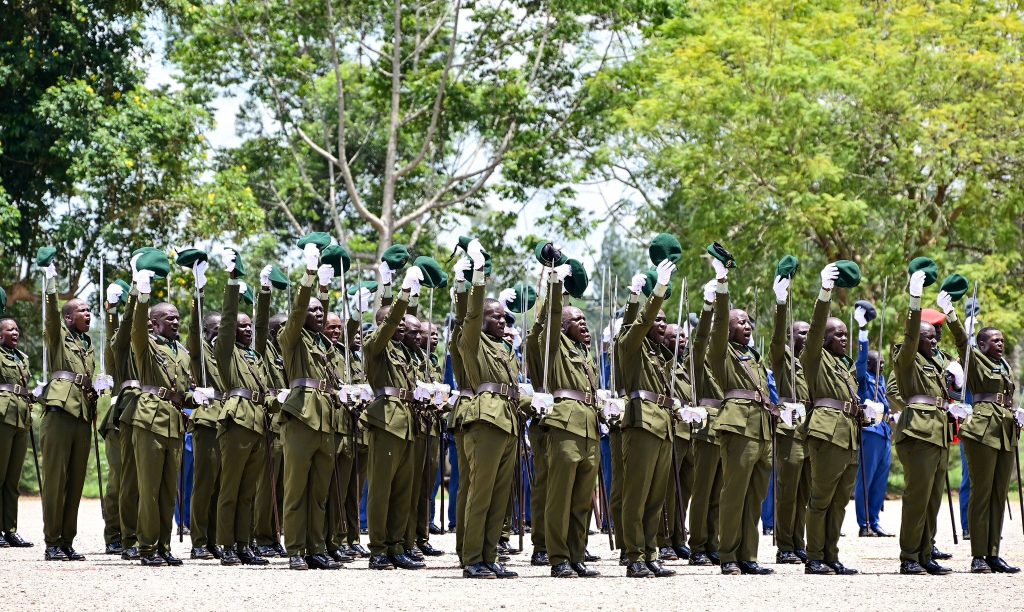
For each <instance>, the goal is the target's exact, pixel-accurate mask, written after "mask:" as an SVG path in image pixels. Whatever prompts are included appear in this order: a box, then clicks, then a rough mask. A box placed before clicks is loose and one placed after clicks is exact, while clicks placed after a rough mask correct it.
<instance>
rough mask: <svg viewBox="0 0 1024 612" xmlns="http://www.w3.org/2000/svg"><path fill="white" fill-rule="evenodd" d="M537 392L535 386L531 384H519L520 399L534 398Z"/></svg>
mask: <svg viewBox="0 0 1024 612" xmlns="http://www.w3.org/2000/svg"><path fill="white" fill-rule="evenodd" d="M534 393H536V391H534V390H533V385H531V384H530V383H519V396H520V397H533V394H534Z"/></svg>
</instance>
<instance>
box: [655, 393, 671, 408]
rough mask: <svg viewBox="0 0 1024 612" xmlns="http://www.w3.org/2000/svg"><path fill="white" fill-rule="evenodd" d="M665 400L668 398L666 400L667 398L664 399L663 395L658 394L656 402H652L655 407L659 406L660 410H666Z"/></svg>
mask: <svg viewBox="0 0 1024 612" xmlns="http://www.w3.org/2000/svg"><path fill="white" fill-rule="evenodd" d="M667 399H668V398H667V397H665V394H663V393H659V394H658V397H657V399H656V400H655V401H654V403H655V404H657V405H659V406H661V407H662V408H667V406H666V405H665V404H666V400H667Z"/></svg>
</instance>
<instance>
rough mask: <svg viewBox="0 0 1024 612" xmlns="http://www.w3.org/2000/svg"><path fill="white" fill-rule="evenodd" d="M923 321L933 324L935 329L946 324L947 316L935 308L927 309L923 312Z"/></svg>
mask: <svg viewBox="0 0 1024 612" xmlns="http://www.w3.org/2000/svg"><path fill="white" fill-rule="evenodd" d="M921 320H922V321H924V322H925V323H931V324H932V325H934V326H935V327H938V326H940V325H942V324H943V323H945V322H946V315H944V314H942V313H941V312H939V311H938V310H935V309H934V308H925V309H924V310H922V311H921Z"/></svg>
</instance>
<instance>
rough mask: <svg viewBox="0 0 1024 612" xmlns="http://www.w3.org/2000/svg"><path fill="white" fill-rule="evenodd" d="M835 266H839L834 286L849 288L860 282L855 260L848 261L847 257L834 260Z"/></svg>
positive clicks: (858, 268) (858, 269)
mask: <svg viewBox="0 0 1024 612" xmlns="http://www.w3.org/2000/svg"><path fill="white" fill-rule="evenodd" d="M836 267H837V268H839V278H837V279H836V287H843V288H844V289H849V288H851V287H856V286H857V285H859V284H860V266H858V265H857V262H854V261H850V260H849V259H840V260H839V261H837V262H836Z"/></svg>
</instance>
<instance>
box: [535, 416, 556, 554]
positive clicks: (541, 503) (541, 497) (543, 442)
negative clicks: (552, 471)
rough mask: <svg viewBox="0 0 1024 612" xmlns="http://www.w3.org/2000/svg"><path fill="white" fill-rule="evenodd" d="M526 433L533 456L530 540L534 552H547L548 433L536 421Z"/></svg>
mask: <svg viewBox="0 0 1024 612" xmlns="http://www.w3.org/2000/svg"><path fill="white" fill-rule="evenodd" d="M527 435H528V436H529V437H530V448H531V449H532V450H533V456H534V461H533V484H531V485H530V542H531V543H532V544H533V552H534V553H535V554H536V553H539V552H548V547H547V544H546V539H547V534H546V528H545V522H544V516H545V512H546V508H547V489H548V469H549V466H550V463H551V462H550V461H549V460H546V458H547V457H548V453H549V452H550V449H549V448H548V437H549V434H548V431H547V430H545V429H542V428H541V426H540V425H539V424H538V423H533V424H531V425H530V427H529V429H527ZM563 535H564V534H563Z"/></svg>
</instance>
